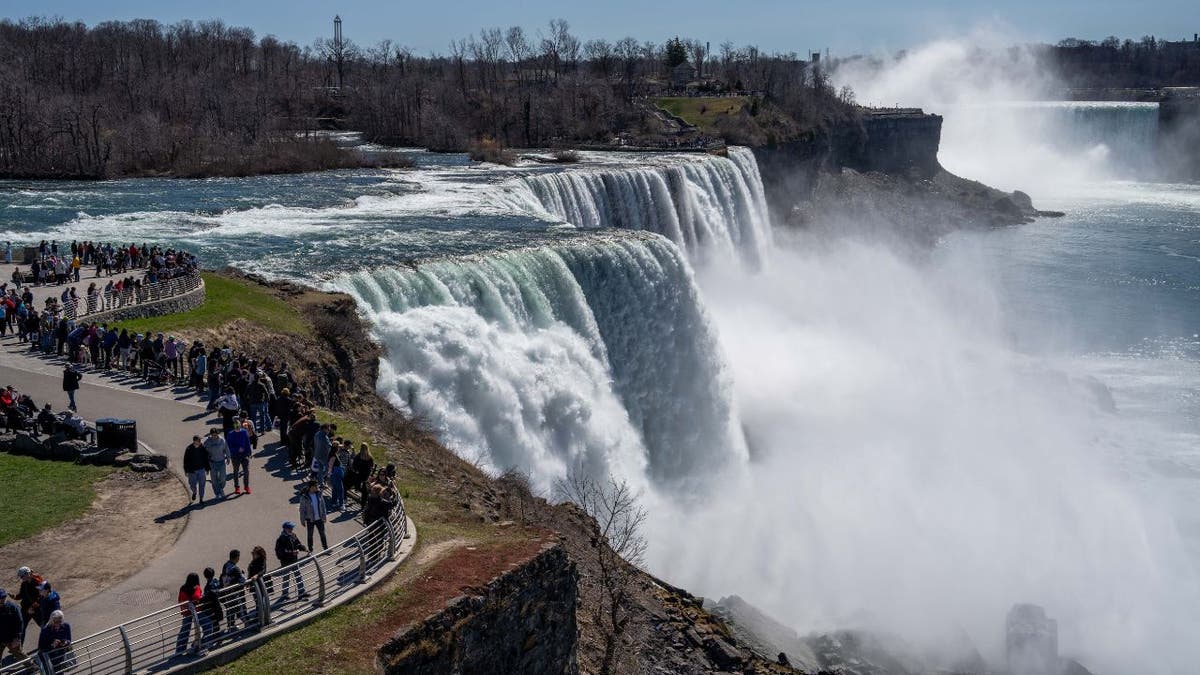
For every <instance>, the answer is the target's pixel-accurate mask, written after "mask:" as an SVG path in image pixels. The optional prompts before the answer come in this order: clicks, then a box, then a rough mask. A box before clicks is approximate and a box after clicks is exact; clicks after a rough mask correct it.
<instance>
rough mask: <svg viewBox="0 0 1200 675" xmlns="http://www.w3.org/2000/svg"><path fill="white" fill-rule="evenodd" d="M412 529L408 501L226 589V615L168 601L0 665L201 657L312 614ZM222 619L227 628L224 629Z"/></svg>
mask: <svg viewBox="0 0 1200 675" xmlns="http://www.w3.org/2000/svg"><path fill="white" fill-rule="evenodd" d="M407 536H408V521H407V518H406V516H405V512H404V501H403V500H402V499H398V500H397V502H396V505H395V506H394V507H393V508H392V510H391V513H389V514H388V517H387V518H381V519H379V520H377V521H375V522H374V523H372V524H371V525H369V526H367V527H364V528H363V529H362V530H360V531H359V532H358V533H357V534H354V535H352V536H350V537H349V538H347V539H345V540H343V541H342V542H340V543H337V544H335V545H334V546H332V547H330V548H329V549H327V550H325V551H322V552H320V553H318V554H316V555H308V556H306V557H304V558H301V559H300V560H299V561H297V562H295V563H292V564H291V565H286V566H284V567H280V568H279V569H275V570H271V571H270V572H268V573H266V574H264V575H262V576H261V577H259V578H256V579H251V580H249V581H247V582H245V583H242V584H238V585H236V586H229V587H227V588H223V589H221V591H220V593H219V595H218V599H219V600H220V607H221V616H214V614H215V612H213V611H210V610H209V608H208V607H207V606H204V603H201V604H202V606H201V607H196V606H195V605H193V604H192V603H190V602H185V603H179V604H175V605H171V606H170V607H164V608H163V609H160V610H158V611H156V612H153V613H151V614H147V615H146V616H143V617H140V618H137V619H134V620H132V621H128V622H126V623H123V624H121V625H119V626H113V627H112V628H107V629H105V630H102V631H100V632H99V633H95V634H93V635H89V636H87V637H85V638H81V639H79V640H75V641H73V642H72V643H71V644H70V645H69V646H68V647H66V648H64V649H56V650H51V651H49V652H39V653H35V654H32V655H30V656H29V657H28V658H26V659H24V660H22V661H18V662H15V663H11V664H9V665H6V666H3V667H0V675H27V674H29V675H33V674H36V675H75V674H79V675H133V673H153V672H161V671H165V670H169V669H171V668H174V667H176V666H181V665H184V664H188V663H193V662H195V661H199V660H201V659H203V658H204V657H205V656H206V655H207V654H208V652H209V651H210V650H213V649H218V648H222V647H226V646H228V645H231V644H235V643H237V642H240V641H243V640H246V639H248V638H250V637H252V636H254V635H256V634H258V633H260V632H262V631H263V630H265V629H266V628H269V627H270V626H274V625H278V624H281V623H284V622H287V621H290V620H292V619H294V618H297V617H300V616H304V615H308V614H315V613H318V612H321V611H322V609H323V608H324V607H325V606H326V605H327V604H328V603H329V602H330V601H331V600H334V599H336V598H338V597H340V596H342V595H344V594H346V593H348V592H350V590H351V589H353V588H355V587H356V586H358V585H360V584H363V583H366V582H367V580H368V579H370V577H371V575H372V574H374V573H375V572H377V571H378V570H379V569H381V568H382V567H384V566H386V565H387V564H388V563H390V562H392V561H394V560H395V559H396V554H397V551H398V550H399V548H400V543H401V541H402V540H403V539H404V538H405V537H407ZM222 626H223V627H224V629H222Z"/></svg>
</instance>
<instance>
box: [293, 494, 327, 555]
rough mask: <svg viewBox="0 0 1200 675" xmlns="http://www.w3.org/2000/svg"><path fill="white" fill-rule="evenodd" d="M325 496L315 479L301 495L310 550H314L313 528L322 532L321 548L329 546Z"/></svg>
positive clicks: (302, 515)
mask: <svg viewBox="0 0 1200 675" xmlns="http://www.w3.org/2000/svg"><path fill="white" fill-rule="evenodd" d="M327 515H328V514H327V512H326V510H325V497H324V495H322V494H321V485H320V483H318V482H317V481H315V480H310V481H309V482H308V490H307V491H306V492H305V494H303V495H300V522H301V523H303V524H304V526H305V527H306V528H307V529H308V550H310V551H311V550H313V529H314V528H315V529H316V530H317V531H318V532H320V533H321V549H322V550H326V549H328V548H329V543H328V542H327V541H326V540H325V518H326V516H327Z"/></svg>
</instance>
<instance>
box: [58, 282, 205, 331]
mask: <svg viewBox="0 0 1200 675" xmlns="http://www.w3.org/2000/svg"><path fill="white" fill-rule="evenodd" d="M204 297H205V295H204V281H203V280H201V281H200V285H199V286H197V287H196V288H194V289H192V290H190V291H188V292H187V293H184V294H182V295H176V296H173V297H170V298H163V299H162V300H156V301H154V302H143V303H142V304H140V305H126V306H125V307H118V308H116V309H109V310H105V311H102V312H96V313H94V314H86V315H84V316H82V317H80V319H81V320H83V321H86V322H88V323H113V322H115V321H128V320H130V319H145V318H149V317H152V316H163V315H165V314H177V313H179V312H186V311H188V310H192V309H196V308H197V307H199V306H200V305H203V304H204Z"/></svg>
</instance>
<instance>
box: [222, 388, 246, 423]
mask: <svg viewBox="0 0 1200 675" xmlns="http://www.w3.org/2000/svg"><path fill="white" fill-rule="evenodd" d="M240 409H241V405H240V404H239V403H238V398H237V394H235V393H233V387H225V391H224V393H223V394H222V396H221V398H219V399H217V412H218V413H219V414H220V415H221V427H222V428H221V431H223V432H225V433H229V432H230V431H231V430H232V429H233V418H234V417H235V416H236V415H237V414H238V410H240Z"/></svg>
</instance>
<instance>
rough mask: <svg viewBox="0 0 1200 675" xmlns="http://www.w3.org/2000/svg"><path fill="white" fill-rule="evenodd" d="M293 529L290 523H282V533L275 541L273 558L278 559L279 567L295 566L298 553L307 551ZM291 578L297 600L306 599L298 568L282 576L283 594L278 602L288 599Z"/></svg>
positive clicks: (306, 594)
mask: <svg viewBox="0 0 1200 675" xmlns="http://www.w3.org/2000/svg"><path fill="white" fill-rule="evenodd" d="M295 529H296V526H295V524H293V523H292V521H290V520H285V521H283V528H282V531H281V532H280V533H279V537H278V538H277V539H276V540H275V557H276V558H278V559H279V566H280V567H287V566H288V565H292V564H295V563H296V562H297V561H299V560H300V552H301V551H307V550H308V549H306V548H304V546H302V545H301V544H300V538H299V537H297V536H296V532H295ZM293 576H294V577H295V579H296V593H298V594H299V595H298V597H299V599H301V600H303V599H305V598H307V597H308V592H307V591H305V590H304V577H303V575H301V574H300V568H299V567H296V568H293V569H292V571H291V572H285V573H284V575H283V593H282V594H281V595H280V596H279V599H280V601H286V600H287V599H288V587H289V586H291V580H292V577H293Z"/></svg>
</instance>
